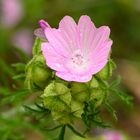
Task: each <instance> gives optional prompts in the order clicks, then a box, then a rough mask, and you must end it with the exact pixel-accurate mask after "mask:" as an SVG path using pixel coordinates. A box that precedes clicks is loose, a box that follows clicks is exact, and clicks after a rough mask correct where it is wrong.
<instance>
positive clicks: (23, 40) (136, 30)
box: [0, 0, 140, 140]
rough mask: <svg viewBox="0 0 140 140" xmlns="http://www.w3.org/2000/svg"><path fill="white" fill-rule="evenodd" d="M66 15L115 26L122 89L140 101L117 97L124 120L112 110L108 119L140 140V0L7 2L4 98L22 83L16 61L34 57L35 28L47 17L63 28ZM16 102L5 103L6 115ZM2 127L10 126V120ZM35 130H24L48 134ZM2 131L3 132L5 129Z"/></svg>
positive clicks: (0, 13)
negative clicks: (16, 78) (17, 76)
mask: <svg viewBox="0 0 140 140" xmlns="http://www.w3.org/2000/svg"><path fill="white" fill-rule="evenodd" d="M65 15H70V16H72V17H73V18H74V19H75V20H76V21H78V19H79V17H80V16H81V15H88V16H90V17H91V19H92V20H93V21H94V23H95V25H96V26H97V27H99V26H102V25H108V26H109V27H110V28H111V39H112V40H113V46H112V57H113V58H114V60H115V61H116V63H117V65H118V68H117V70H116V72H115V74H116V75H117V74H120V75H121V77H122V85H121V88H122V89H123V90H124V91H125V92H126V93H128V94H130V95H132V96H134V105H133V107H130V106H127V105H125V104H124V103H122V102H120V101H118V100H117V99H115V101H113V102H114V107H115V109H116V110H117V114H118V121H117V122H115V121H113V120H112V118H111V117H109V116H108V114H106V112H105V113H104V117H105V119H106V120H108V121H109V122H111V123H112V124H113V128H112V129H114V130H113V131H119V132H121V133H122V134H123V135H127V137H130V138H131V139H132V140H135V139H136V140H139V139H140V86H139V85H140V63H139V62H140V0H1V1H0V98H1V99H2V98H3V97H4V96H6V95H7V94H8V93H10V91H11V90H12V91H14V90H15V85H17V83H15V82H14V80H13V79H12V78H11V77H12V76H13V75H14V74H15V71H14V70H13V69H12V67H11V64H13V63H16V62H25V63H27V62H28V61H29V60H30V58H31V57H32V54H31V50H32V46H33V42H34V39H35V36H34V30H35V29H36V28H38V27H39V25H38V21H39V20H40V19H45V20H46V21H47V22H49V24H50V25H51V26H52V27H57V26H58V23H59V21H60V20H61V19H62V18H63V17H64V16H65ZM11 106H13V107H14V105H13V104H10V107H9V104H8V103H6V104H2V105H1V107H0V113H2V112H4V111H5V110H10V109H11V108H12V107H11ZM9 108H10V109H9ZM19 117H20V116H19ZM15 119H16V118H15ZM0 124H2V120H1V121H0ZM2 125H3V127H4V125H5V124H2ZM16 127H17V126H16ZM17 128H18V127H17ZM20 129H22V128H20ZM5 130H6V129H5ZM30 131H31V130H30ZM30 131H28V132H27V133H26V130H24V132H23V133H22V134H24V136H25V137H26V138H25V139H34V140H42V139H43V138H42V135H43V134H41V133H39V134H38V133H36V131H35V132H34V131H31V132H30ZM98 131H99V132H100V133H99V132H98ZM102 131H103V130H93V132H91V134H90V136H91V137H92V136H94V135H98V133H99V134H100V135H101V134H102ZM0 132H3V130H2V129H0ZM29 132H30V133H29ZM24 136H23V137H24ZM73 139H74V140H76V138H73ZM114 140H115V139H114Z"/></svg>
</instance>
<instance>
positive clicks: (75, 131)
mask: <svg viewBox="0 0 140 140" xmlns="http://www.w3.org/2000/svg"><path fill="white" fill-rule="evenodd" d="M67 126H68V128H69V129H70V130H72V132H73V133H75V134H76V135H77V136H79V137H82V138H85V136H84V135H83V134H81V133H80V132H78V130H76V129H75V128H74V127H73V126H72V125H69V124H68V125H67Z"/></svg>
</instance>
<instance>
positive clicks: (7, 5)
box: [1, 0, 23, 27]
mask: <svg viewBox="0 0 140 140" xmlns="http://www.w3.org/2000/svg"><path fill="white" fill-rule="evenodd" d="M1 6H2V7H1V15H2V19H1V23H2V25H3V26H4V27H13V26H15V25H17V24H18V23H19V21H20V20H21V18H22V17H23V7H22V2H21V0H2V2H1Z"/></svg>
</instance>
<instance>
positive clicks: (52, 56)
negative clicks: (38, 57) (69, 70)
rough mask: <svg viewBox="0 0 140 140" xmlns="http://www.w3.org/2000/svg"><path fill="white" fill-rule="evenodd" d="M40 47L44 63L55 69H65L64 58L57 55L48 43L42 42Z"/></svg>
mask: <svg viewBox="0 0 140 140" xmlns="http://www.w3.org/2000/svg"><path fill="white" fill-rule="evenodd" d="M41 49H42V52H43V56H44V57H45V59H46V64H47V65H48V66H49V67H50V68H52V69H54V70H56V71H63V72H64V71H66V70H65V66H64V64H65V58H64V57H62V56H61V55H59V54H58V53H57V52H56V51H55V50H54V48H53V46H51V45H50V44H49V43H42V44H41Z"/></svg>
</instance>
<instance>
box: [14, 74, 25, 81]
mask: <svg viewBox="0 0 140 140" xmlns="http://www.w3.org/2000/svg"><path fill="white" fill-rule="evenodd" d="M12 78H13V79H14V80H17V79H23V78H25V73H21V74H18V75H15V76H13V77H12Z"/></svg>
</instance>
